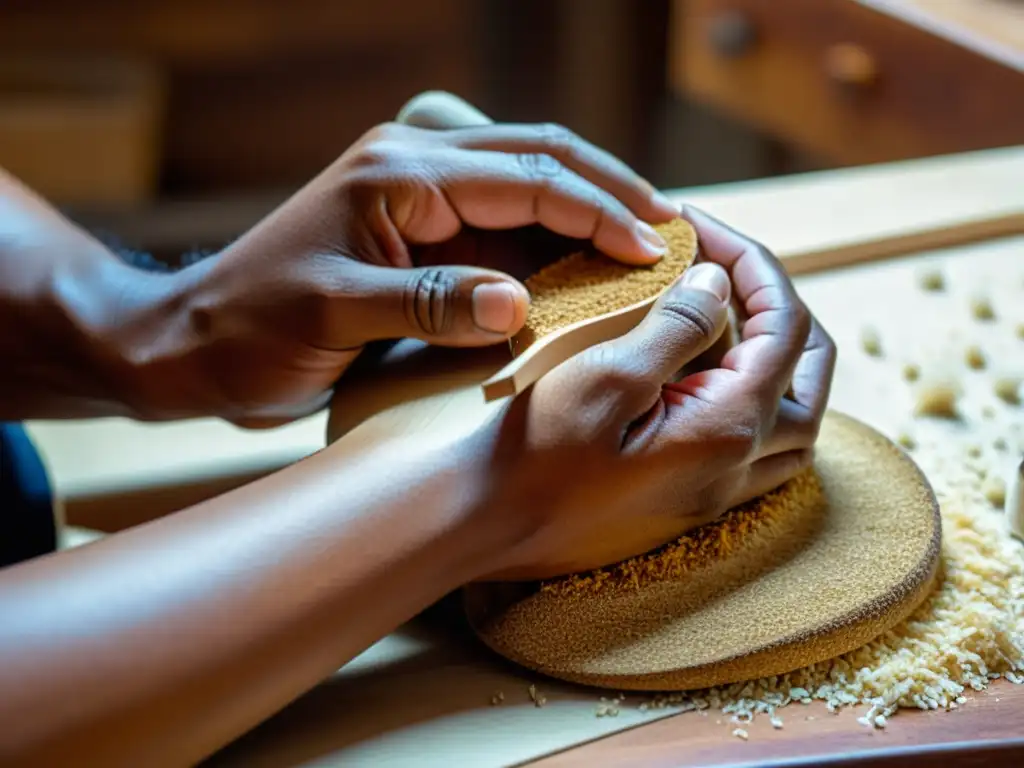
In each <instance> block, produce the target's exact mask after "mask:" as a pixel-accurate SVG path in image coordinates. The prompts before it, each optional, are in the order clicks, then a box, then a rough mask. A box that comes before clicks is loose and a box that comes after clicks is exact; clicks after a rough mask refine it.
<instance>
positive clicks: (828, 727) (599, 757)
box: [531, 682, 1024, 768]
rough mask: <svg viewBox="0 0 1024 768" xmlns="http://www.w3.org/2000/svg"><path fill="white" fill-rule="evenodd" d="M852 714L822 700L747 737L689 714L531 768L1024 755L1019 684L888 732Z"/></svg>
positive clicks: (924, 761)
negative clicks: (834, 710) (830, 707)
mask: <svg viewBox="0 0 1024 768" xmlns="http://www.w3.org/2000/svg"><path fill="white" fill-rule="evenodd" d="M858 715H859V713H858V712H855V711H851V710H847V711H841V712H840V713H839V714H835V715H833V714H831V713H829V712H828V710H827V709H826V708H825V705H824V704H823V703H822V702H814V703H813V704H808V705H806V706H805V705H799V704H797V705H792V706H790V707H787V708H786V709H785V710H782V712H781V718H782V720H783V727H782V728H781V729H778V730H776V729H775V728H773V727H772V726H771V725H770V724H769V722H768V720H767V718H760V719H759V720H757V721H755V722H753V723H751V724H749V725H746V726H744V728H745V729H746V730H747V732H748V733H749V739H748V740H747V741H743V740H741V739H739V738H737V737H736V736H733V735H732V731H733V729H734V728H736V727H737V726H736V724H735V723H731V722H730V721H729V719H728V717H726V716H724V715H717V716H716V714H715V713H714V712H711V713H710V714H707V715H704V716H700V715H698V714H697V713H687V714H685V715H678V716H676V717H670V718H667V719H665V720H660V721H658V722H656V723H651V724H649V725H643V726H640V727H639V728H634V729H632V730H630V731H626V732H625V733H621V734H617V735H615V736H611V737H608V738H607V739H603V740H601V741H595V742H592V743H590V744H586V745H584V746H582V747H577V748H575V749H570V750H568V751H566V752H563V753H561V754H558V755H552V756H551V757H548V758H546V759H543V760H538V761H535V762H533V763H531V768H583V766H587V768H589V767H590V766H595V765H600V766H606V767H607V768H616V767H617V766H633V765H644V766H647V767H648V768H668V766H695V765H715V766H723V768H724V767H725V766H730V767H731V766H739V765H744V764H756V765H759V766H769V765H770V766H780V768H781V766H797V765H820V766H841V765H843V766H845V765H856V766H858V768H867V767H868V766H870V767H871V768H881V766H889V765H900V766H923V765H935V764H940V763H941V764H942V765H943V766H946V768H953V767H954V766H968V765H971V766H975V765H1004V764H1005V765H1010V764H1012V763H1013V762H1014V761H1016V760H1019V759H1020V758H1022V757H1024V687H1022V686H1018V685H1011V684H1009V683H1003V682H1000V683H996V684H995V685H993V686H992V688H991V689H990V690H989V691H988V692H987V693H985V694H982V695H973V696H970V697H968V699H967V703H966V704H964V705H963V706H962V707H961V708H960V709H957V710H955V711H952V712H940V711H930V712H909V713H907V714H901V715H899V716H897V717H895V718H893V719H892V720H891V721H890V722H889V724H888V725H887V726H886V728H885V730H871V729H868V728H865V727H864V726H863V725H861V724H860V723H858V722H857V717H858Z"/></svg>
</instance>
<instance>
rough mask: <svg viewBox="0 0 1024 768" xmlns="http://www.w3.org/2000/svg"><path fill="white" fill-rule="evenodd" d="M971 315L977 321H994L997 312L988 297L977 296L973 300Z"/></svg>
mask: <svg viewBox="0 0 1024 768" xmlns="http://www.w3.org/2000/svg"><path fill="white" fill-rule="evenodd" d="M971 315H972V316H973V317H974V319H975V320H994V319H995V316H996V312H995V310H994V309H993V308H992V302H991V301H989V299H988V297H986V296H975V297H974V298H972V299H971Z"/></svg>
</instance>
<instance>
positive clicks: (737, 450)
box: [474, 209, 836, 579]
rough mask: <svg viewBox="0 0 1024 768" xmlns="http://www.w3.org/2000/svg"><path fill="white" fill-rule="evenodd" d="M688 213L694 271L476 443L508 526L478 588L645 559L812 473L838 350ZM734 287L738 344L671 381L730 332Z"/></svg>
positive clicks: (556, 373)
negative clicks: (499, 553)
mask: <svg viewBox="0 0 1024 768" xmlns="http://www.w3.org/2000/svg"><path fill="white" fill-rule="evenodd" d="M686 218H687V219H689V220H690V222H691V223H692V224H693V225H694V226H695V228H696V229H697V233H698V236H699V242H700V244H701V249H702V259H703V263H701V264H698V265H696V266H694V267H692V268H691V269H690V270H688V271H687V272H686V273H685V274H684V275H683V277H682V278H681V279H680V280H679V281H678V282H677V283H676V284H675V285H674V286H673V287H672V288H671V289H670V290H669V291H668V292H666V294H665V295H664V296H662V297H661V299H660V300H659V301H658V303H657V304H656V305H655V307H654V308H653V309H652V310H651V312H650V313H649V314H648V316H647V317H646V318H645V320H644V321H643V322H642V323H641V324H640V325H639V326H638V327H637V328H635V329H634V330H633V331H632V332H630V333H628V334H627V335H625V336H623V337H621V338H618V339H615V340H612V341H609V342H605V343H603V344H599V345H597V346H594V347H592V348H590V349H588V350H587V351H585V352H583V353H581V354H579V355H577V356H575V357H573V358H571V359H570V360H568V361H566V362H565V363H563V364H562V365H561V366H559V367H558V368H556V369H555V370H553V371H552V372H551V373H549V374H548V375H547V376H545V377H544V378H543V379H541V380H540V381H539V382H538V383H537V384H536V385H535V386H534V387H533V389H532V390H531V391H528V392H527V393H524V395H523V396H521V397H519V398H517V399H516V400H515V401H513V402H512V404H511V405H510V407H509V408H508V410H507V411H505V412H504V413H503V414H502V417H501V418H500V419H498V420H497V421H495V422H494V423H491V424H488V425H486V427H485V428H484V431H483V433H482V434H480V435H478V436H477V437H478V438H480V439H482V440H483V444H484V445H485V446H486V451H487V453H486V454H485V455H486V457H487V466H488V469H487V470H486V473H487V474H486V476H487V481H488V487H489V488H491V489H492V493H493V496H492V498H495V499H497V501H495V503H494V504H493V505H491V510H492V511H493V512H497V513H498V514H502V515H503V516H508V517H509V519H507V520H506V521H505V522H506V523H508V522H511V524H513V525H515V526H519V527H518V528H517V538H516V540H517V541H518V544H517V545H516V546H514V547H512V548H510V549H509V550H507V551H506V553H505V555H504V557H503V558H501V559H500V560H499V561H498V562H496V563H494V566H493V568H492V570H491V572H490V573H488V574H486V575H485V576H484V578H488V579H537V578H548V577H553V576H556V575H561V574H565V573H571V572H578V571H584V570H588V569H591V568H596V567H600V566H603V565H608V564H610V563H614V562H618V561H620V560H623V559H626V558H628V557H632V556H635V555H639V554H642V553H644V552H646V551H649V550H651V549H653V548H655V547H658V546H660V545H662V544H664V543H665V542H667V541H670V540H672V539H674V538H676V537H678V536H680V535H682V534H683V533H685V532H686V531H687V530H689V529H691V528H694V527H696V526H699V525H702V524H704V523H707V522H710V521H712V520H714V519H716V518H717V517H719V516H720V515H721V514H722V513H723V512H725V511H726V510H727V509H729V508H731V507H733V506H735V505H737V504H740V503H742V502H744V501H748V500H750V499H753V498H755V497H757V496H760V495H762V494H764V493H767V492H768V491H770V490H772V489H774V488H777V487H778V486H780V485H781V484H783V483H784V482H786V481H787V480H789V479H791V478H792V477H794V476H795V475H796V474H797V473H798V472H800V471H801V470H802V469H804V468H805V467H807V466H808V465H809V464H810V462H811V459H812V448H813V445H814V442H815V440H816V439H817V436H818V432H819V429H820V426H821V421H822V418H823V416H824V414H825V409H826V404H827V402H828V395H829V390H830V387H831V381H832V375H833V370H834V367H835V359H836V349H835V345H834V344H833V342H832V340H831V339H830V338H829V336H828V334H827V333H826V332H825V331H824V330H823V329H822V327H821V326H820V325H819V324H818V323H817V321H816V320H815V319H814V317H813V316H812V315H811V313H810V312H809V311H808V309H807V307H806V306H805V305H804V303H803V302H802V301H801V300H800V298H799V296H798V295H797V293H796V291H795V289H794V287H793V285H792V283H791V282H790V280H789V278H788V277H787V275H786V273H785V270H784V269H783V267H782V265H781V263H780V262H779V261H778V259H776V258H775V257H774V256H773V255H772V254H771V253H770V252H769V251H768V250H767V249H766V248H764V246H762V245H760V244H758V243H756V242H753V241H751V240H749V239H747V238H745V237H743V236H741V235H739V234H738V233H736V232H734V231H732V230H731V229H729V228H728V227H726V226H725V225H723V224H721V223H719V222H717V221H715V220H714V219H712V218H711V217H709V216H708V215H707V214H703V213H701V212H699V211H696V210H694V209H687V211H686ZM733 292H735V294H736V298H737V299H738V304H739V305H740V306H742V308H743V313H742V314H743V315H744V322H743V324H742V333H741V341H740V343H739V344H737V345H736V346H735V347H732V348H731V349H729V350H728V352H727V353H726V354H725V355H724V357H723V358H722V359H721V361H720V363H719V364H718V365H717V366H716V367H714V368H712V369H710V370H703V371H699V372H696V373H692V374H690V375H686V376H685V377H683V378H682V379H679V380H677V379H678V373H679V371H680V370H681V369H682V368H683V367H684V366H686V364H687V363H689V362H691V361H693V360H694V359H695V358H697V357H698V356H699V355H700V354H701V353H702V352H704V351H705V350H707V349H708V348H709V347H710V346H711V345H712V344H713V343H714V342H715V341H716V339H718V338H719V336H721V334H722V333H723V331H724V330H725V328H726V325H727V322H728V308H729V305H730V299H731V294H732V293H733ZM479 447H480V443H476V444H475V446H474V448H475V449H476V450H478V451H479V449H480V448H479ZM492 459H493V460H492Z"/></svg>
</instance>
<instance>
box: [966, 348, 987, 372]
mask: <svg viewBox="0 0 1024 768" xmlns="http://www.w3.org/2000/svg"><path fill="white" fill-rule="evenodd" d="M964 362H965V363H967V367H968V368H971V369H973V370H975V371H980V370H981V369H983V368H984V367H985V353H984V352H983V351H982V349H981V347H978V346H970V347H968V348H967V350H966V351H965V352H964Z"/></svg>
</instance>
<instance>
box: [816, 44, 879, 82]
mask: <svg viewBox="0 0 1024 768" xmlns="http://www.w3.org/2000/svg"><path fill="white" fill-rule="evenodd" d="M825 71H826V72H827V73H828V76H829V77H830V78H831V79H832V81H833V82H835V83H836V84H837V85H839V86H841V87H843V88H844V89H850V90H862V89H864V88H867V87H868V86H870V85H871V84H872V83H874V82H875V81H876V80H877V79H878V64H877V62H876V61H875V57H874V56H872V55H871V54H870V53H869V52H868V51H867V50H866V49H865V48H863V47H862V46H859V45H854V44H853V43H840V44H838V45H833V46H832V47H831V48H829V49H828V51H827V52H826V53H825Z"/></svg>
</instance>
